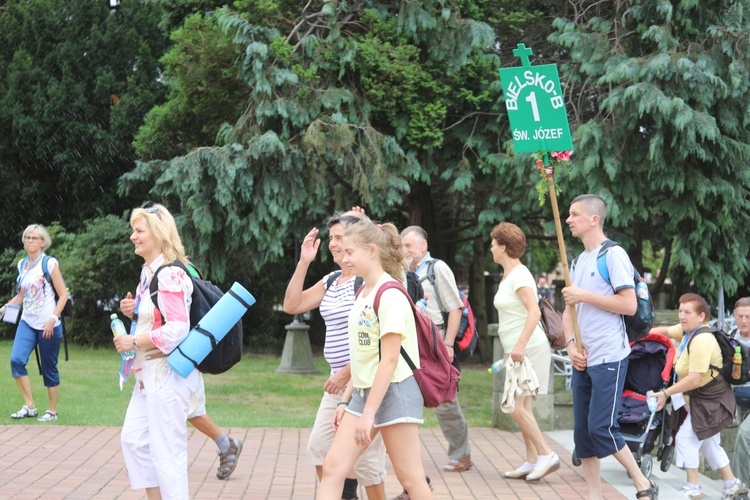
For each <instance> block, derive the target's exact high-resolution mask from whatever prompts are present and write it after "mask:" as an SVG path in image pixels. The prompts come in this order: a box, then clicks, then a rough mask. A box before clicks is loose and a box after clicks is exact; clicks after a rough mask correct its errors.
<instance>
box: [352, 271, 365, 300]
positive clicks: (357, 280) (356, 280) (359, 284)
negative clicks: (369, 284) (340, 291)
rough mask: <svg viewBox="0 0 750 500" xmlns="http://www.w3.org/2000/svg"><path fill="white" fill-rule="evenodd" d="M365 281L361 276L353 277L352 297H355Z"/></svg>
mask: <svg viewBox="0 0 750 500" xmlns="http://www.w3.org/2000/svg"><path fill="white" fill-rule="evenodd" d="M364 282H365V279H364V278H363V277H362V276H355V277H354V295H355V296H356V295H357V291H358V290H359V289H360V288H362V285H363V284H364Z"/></svg>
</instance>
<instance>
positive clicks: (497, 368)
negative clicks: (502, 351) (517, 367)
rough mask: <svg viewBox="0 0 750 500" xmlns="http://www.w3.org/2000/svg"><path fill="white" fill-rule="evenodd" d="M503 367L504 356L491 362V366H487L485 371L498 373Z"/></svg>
mask: <svg viewBox="0 0 750 500" xmlns="http://www.w3.org/2000/svg"><path fill="white" fill-rule="evenodd" d="M504 368H505V358H500V359H498V360H497V361H495V362H494V363H492V367H491V368H487V373H498V372H501V371H503V369H504Z"/></svg>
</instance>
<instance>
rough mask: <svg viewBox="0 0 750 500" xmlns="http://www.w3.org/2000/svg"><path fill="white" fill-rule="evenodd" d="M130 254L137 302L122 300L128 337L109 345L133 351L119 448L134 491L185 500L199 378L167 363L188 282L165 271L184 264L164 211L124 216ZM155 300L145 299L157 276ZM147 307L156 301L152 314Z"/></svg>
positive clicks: (180, 333)
mask: <svg viewBox="0 0 750 500" xmlns="http://www.w3.org/2000/svg"><path fill="white" fill-rule="evenodd" d="M130 225H131V227H132V228H133V234H132V235H131V236H130V239H131V241H132V242H133V244H134V245H135V253H136V254H137V255H139V256H140V257H142V258H143V260H144V261H145V264H144V266H143V270H142V271H141V279H140V282H139V284H138V288H137V290H136V294H135V299H133V298H132V294H131V293H128V295H127V297H126V298H125V299H123V300H122V301H121V302H120V309H121V310H122V311H123V313H124V314H126V315H132V319H133V324H134V325H135V328H134V331H133V329H132V328H131V335H122V336H120V337H115V338H114V344H115V347H116V348H117V352H120V353H122V352H126V351H135V353H136V354H135V357H134V358H133V360H132V373H133V374H134V375H135V387H134V389H133V395H132V397H131V399H130V405H129V406H128V410H127V413H126V414H125V422H124V424H123V426H122V434H121V442H122V452H123V455H124V457H125V465H126V467H127V470H128V477H129V478H130V486H131V487H132V488H133V489H145V490H146V494H147V496H148V498H149V499H158V498H164V499H172V498H174V499H185V498H188V496H189V495H188V463H187V422H186V420H187V417H188V409H189V404H190V398H191V397H192V395H193V394H195V393H196V392H197V390H198V388H199V385H200V381H201V374H200V372H199V371H198V370H193V372H192V373H191V374H190V375H189V376H188V377H187V378H183V377H182V376H181V375H178V374H177V373H175V372H174V371H172V369H171V368H170V367H169V365H168V364H167V355H168V354H169V353H170V352H172V350H174V349H175V347H177V346H178V345H179V344H180V342H182V340H183V339H184V338H185V337H186V336H187V334H188V332H189V331H190V303H191V296H192V293H193V282H192V279H191V278H190V276H188V275H187V273H185V271H184V270H183V269H182V268H180V267H177V266H169V264H170V263H173V262H175V261H177V260H179V261H181V262H183V263H185V262H186V261H187V258H186V256H185V251H184V249H183V247H182V242H181V241H180V236H179V235H178V234H177V227H176V226H175V222H174V218H173V217H172V215H171V214H170V213H169V212H168V211H167V209H166V208H164V207H163V206H162V205H153V206H151V207H149V208H136V209H135V210H133V213H132V215H131V216H130ZM163 266H166V267H165V268H164V269H162V270H161V271H160V272H159V274H158V275H157V277H156V279H157V280H158V293H156V294H155V295H154V296H153V297H151V296H149V285H150V284H151V280H152V279H153V278H154V275H155V274H156V271H157V270H158V269H159V268H160V267H163ZM152 300H158V303H159V307H158V309H157V308H156V307H155V306H154V303H153V302H152Z"/></svg>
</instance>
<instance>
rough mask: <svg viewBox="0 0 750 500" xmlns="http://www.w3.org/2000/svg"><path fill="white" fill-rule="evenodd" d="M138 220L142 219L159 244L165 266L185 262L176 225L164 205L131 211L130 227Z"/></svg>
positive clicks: (154, 205)
mask: <svg viewBox="0 0 750 500" xmlns="http://www.w3.org/2000/svg"><path fill="white" fill-rule="evenodd" d="M138 219H143V221H144V222H145V223H146V226H147V227H148V229H149V231H151V233H153V235H154V237H155V238H156V241H157V242H158V243H159V248H161V253H162V254H164V263H165V264H169V263H170V262H174V261H176V260H179V261H180V262H182V263H186V262H187V256H186V255H185V249H184V247H183V246H182V240H181V239H180V235H179V233H178V232H177V224H175V221H174V217H172V214H171V213H169V210H167V208H166V207H165V206H164V205H159V204H158V203H157V204H153V205H150V206H148V207H145V206H144V207H141V208H135V209H133V213H132V214H130V227H133V224H135V221H136V220H138Z"/></svg>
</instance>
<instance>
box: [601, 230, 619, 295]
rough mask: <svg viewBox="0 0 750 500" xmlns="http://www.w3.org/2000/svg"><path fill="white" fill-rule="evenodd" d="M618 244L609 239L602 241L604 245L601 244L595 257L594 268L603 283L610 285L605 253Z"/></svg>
mask: <svg viewBox="0 0 750 500" xmlns="http://www.w3.org/2000/svg"><path fill="white" fill-rule="evenodd" d="M619 245H620V244H619V243H617V242H614V241H612V240H610V239H606V240H604V243H602V247H601V248H600V249H599V253H598V254H597V255H596V268H597V270H598V271H599V274H600V275H601V277H602V278H604V281H606V282H607V283H609V284H610V286H611V285H612V282H611V281H610V280H609V269H607V252H608V251H609V249H610V248H612V247H614V246H619Z"/></svg>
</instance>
